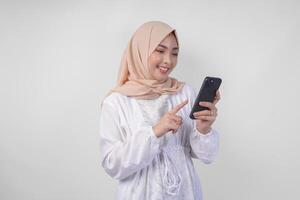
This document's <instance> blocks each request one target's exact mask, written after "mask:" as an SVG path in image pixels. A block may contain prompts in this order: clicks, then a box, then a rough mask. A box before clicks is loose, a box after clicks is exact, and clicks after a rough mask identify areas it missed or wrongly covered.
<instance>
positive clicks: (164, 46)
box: [158, 44, 178, 50]
mask: <svg viewBox="0 0 300 200" xmlns="http://www.w3.org/2000/svg"><path fill="white" fill-rule="evenodd" d="M158 46H161V47H163V48H165V49H167V48H168V47H166V46H165V45H162V44H159V45H158ZM175 49H178V47H174V48H173V50H175Z"/></svg>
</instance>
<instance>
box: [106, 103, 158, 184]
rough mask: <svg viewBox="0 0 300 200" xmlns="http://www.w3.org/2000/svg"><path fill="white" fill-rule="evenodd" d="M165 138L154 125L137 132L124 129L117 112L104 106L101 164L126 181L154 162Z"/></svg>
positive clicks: (139, 129)
mask: <svg viewBox="0 0 300 200" xmlns="http://www.w3.org/2000/svg"><path fill="white" fill-rule="evenodd" d="M161 144H162V139H161V138H157V137H156V136H155V134H154V132H153V129H152V127H151V126H147V125H142V124H141V126H139V128H138V129H137V130H132V132H130V130H129V129H125V127H122V126H121V123H120V116H119V115H118V112H117V110H116V109H115V107H114V106H113V105H112V104H109V102H106V103H103V105H102V109H101V115H100V151H101V165H102V167H103V168H104V170H105V171H106V172H107V173H108V174H109V175H110V176H111V177H113V178H115V179H117V180H121V179H124V178H126V177H128V176H130V175H132V174H133V173H135V172H137V171H139V170H140V169H142V168H144V167H146V166H147V165H149V164H150V163H151V161H152V160H153V158H154V157H155V155H157V154H158V153H159V150H160V146H161Z"/></svg>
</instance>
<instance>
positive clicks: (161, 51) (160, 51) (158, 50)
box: [156, 49, 164, 53]
mask: <svg viewBox="0 0 300 200" xmlns="http://www.w3.org/2000/svg"><path fill="white" fill-rule="evenodd" d="M156 51H157V52H159V53H163V52H164V51H163V50H160V49H156Z"/></svg>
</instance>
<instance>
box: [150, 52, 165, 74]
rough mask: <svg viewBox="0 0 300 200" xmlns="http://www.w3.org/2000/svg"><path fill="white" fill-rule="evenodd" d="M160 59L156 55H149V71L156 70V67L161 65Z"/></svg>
mask: <svg viewBox="0 0 300 200" xmlns="http://www.w3.org/2000/svg"><path fill="white" fill-rule="evenodd" d="M161 60H162V59H161V57H160V56H156V55H151V56H150V57H149V61H148V64H149V67H150V70H151V71H153V70H155V69H156V67H157V65H158V64H160V63H161Z"/></svg>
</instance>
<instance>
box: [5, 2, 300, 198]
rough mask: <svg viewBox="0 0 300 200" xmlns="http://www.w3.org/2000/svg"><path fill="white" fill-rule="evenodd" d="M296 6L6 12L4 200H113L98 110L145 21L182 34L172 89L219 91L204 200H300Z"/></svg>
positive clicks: (52, 6)
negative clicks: (214, 80) (209, 82)
mask: <svg viewBox="0 0 300 200" xmlns="http://www.w3.org/2000/svg"><path fill="white" fill-rule="evenodd" d="M299 10H300V3H299V1H296V0H295V1H291V0H285V1H283V0H282V1H265V0H248V1H242V0H240V1H212V0H207V1H178V2H176V1H173V0H172V1H171V0H170V1H163V0H161V1H154V0H153V1H112V0H111V1H84V0H82V1H21V0H20V1H1V2H0V84H1V90H0V97H1V104H0V106H1V108H0V113H1V116H0V123H1V127H0V199H3V200H17V199H22V200H41V199H43V200H48V199H49V200H67V199H70V200H96V199H98V200H99V199H113V196H114V193H115V190H116V182H115V181H114V180H113V179H112V178H110V177H109V176H108V175H107V174H106V173H105V172H104V170H103V169H102V167H101V165H100V157H99V155H100V153H99V146H98V140H99V129H98V120H99V103H100V100H101V99H102V97H104V95H105V94H106V93H107V91H108V90H109V89H110V88H112V87H113V86H115V83H116V78H117V72H118V68H119V64H120V61H121V56H122V53H123V50H124V49H125V47H126V45H127V42H128V41H129V38H130V37H131V35H132V34H133V32H134V31H135V30H136V29H137V28H138V27H139V26H140V25H141V24H142V23H144V22H146V21H148V20H161V21H164V22H166V23H168V24H169V25H171V26H173V27H174V28H176V29H177V32H178V36H179V42H180V43H179V45H180V53H179V61H178V65H177V68H176V69H175V71H174V72H173V73H172V76H173V77H176V78H177V79H179V80H182V81H186V82H188V83H190V84H191V85H192V86H194V87H195V89H196V90H198V89H199V87H200V85H201V83H202V80H203V78H204V77H205V76H207V75H209V76H218V77H221V78H222V79H223V83H222V86H221V88H220V92H221V98H222V99H221V101H220V102H219V103H218V104H217V107H218V109H219V110H218V114H219V115H218V118H217V120H216V121H215V123H214V125H213V127H214V128H216V129H217V130H218V131H219V132H220V134H221V144H220V145H221V146H220V152H219V154H218V156H217V159H216V160H215V162H213V163H212V164H210V165H205V164H203V163H201V162H200V161H199V160H194V163H195V167H196V170H197V172H198V174H199V176H200V179H201V183H202V187H203V192H204V198H205V199H206V200H220V199H225V200H254V199H255V200H260V199H261V200H265V199H272V200H279V199H297V198H299V196H300V190H299V188H298V187H299V185H300V174H299V172H298V170H299V169H300V159H299V157H300V149H299V145H300V128H299V124H298V123H299V120H300V114H299V108H300V107H299V101H300V95H299V91H300V84H299V80H297V79H298V78H299V76H300V61H299V60H300V59H299V56H300V55H299V54H300V37H299V35H300V12H299Z"/></svg>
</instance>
